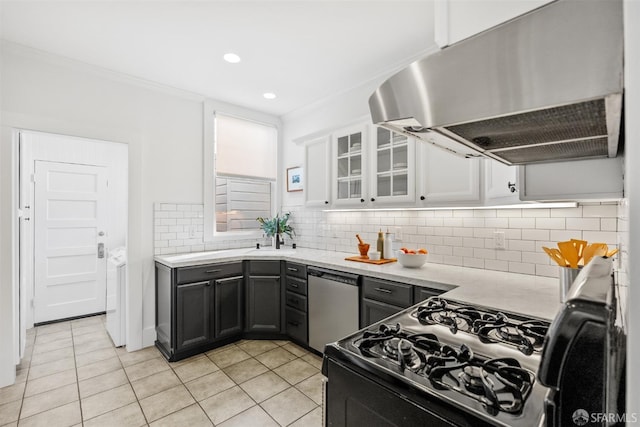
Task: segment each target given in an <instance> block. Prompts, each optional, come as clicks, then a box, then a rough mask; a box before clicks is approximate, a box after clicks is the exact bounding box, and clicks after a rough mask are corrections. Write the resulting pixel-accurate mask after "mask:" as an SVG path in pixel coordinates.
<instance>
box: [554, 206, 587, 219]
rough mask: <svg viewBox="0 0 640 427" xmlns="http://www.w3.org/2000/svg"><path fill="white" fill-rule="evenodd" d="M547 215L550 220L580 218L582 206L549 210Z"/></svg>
mask: <svg viewBox="0 0 640 427" xmlns="http://www.w3.org/2000/svg"><path fill="white" fill-rule="evenodd" d="M549 213H550V216H551V218H582V206H578V207H575V208H558V209H551V210H550V211H549Z"/></svg>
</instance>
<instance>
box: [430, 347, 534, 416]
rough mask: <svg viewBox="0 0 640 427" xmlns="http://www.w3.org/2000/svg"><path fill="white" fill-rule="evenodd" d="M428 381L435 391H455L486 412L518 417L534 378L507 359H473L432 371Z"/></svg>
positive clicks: (512, 360) (513, 360)
mask: <svg viewBox="0 0 640 427" xmlns="http://www.w3.org/2000/svg"><path fill="white" fill-rule="evenodd" d="M428 378H429V380H431V383H432V384H433V385H434V386H435V387H436V388H442V389H450V390H455V391H458V392H460V393H463V394H465V395H467V396H469V397H471V398H473V399H475V400H477V401H479V402H481V403H482V404H483V405H484V407H485V408H486V409H487V412H489V413H491V414H493V415H495V414H497V413H498V412H499V411H502V412H508V413H511V414H519V413H520V412H522V407H523V405H524V402H525V401H526V399H527V397H528V396H529V393H530V392H531V388H532V386H533V383H534V382H535V375H534V373H533V372H530V371H529V370H527V369H524V368H522V367H521V366H520V364H519V363H518V361H517V360H515V359H511V358H501V359H489V360H486V361H484V362H482V361H479V360H476V359H473V360H471V361H469V362H468V363H466V364H460V365H452V366H441V367H437V368H435V369H433V370H432V371H431V372H430V374H429V377H428Z"/></svg>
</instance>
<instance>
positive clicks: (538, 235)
mask: <svg viewBox="0 0 640 427" xmlns="http://www.w3.org/2000/svg"><path fill="white" fill-rule="evenodd" d="M522 240H549V230H535V229H534V230H522Z"/></svg>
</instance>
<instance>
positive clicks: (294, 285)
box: [289, 283, 298, 289]
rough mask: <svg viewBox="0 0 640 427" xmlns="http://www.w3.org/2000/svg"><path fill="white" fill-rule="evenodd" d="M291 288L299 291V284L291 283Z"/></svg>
mask: <svg viewBox="0 0 640 427" xmlns="http://www.w3.org/2000/svg"><path fill="white" fill-rule="evenodd" d="M289 286H291V287H292V288H296V289H298V284H297V283H289Z"/></svg>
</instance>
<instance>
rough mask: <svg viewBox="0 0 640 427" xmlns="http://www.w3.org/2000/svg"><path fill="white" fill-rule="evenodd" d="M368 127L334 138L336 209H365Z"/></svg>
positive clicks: (334, 193) (340, 134)
mask: <svg viewBox="0 0 640 427" xmlns="http://www.w3.org/2000/svg"><path fill="white" fill-rule="evenodd" d="M367 137H368V135H367V126H366V125H364V124H363V125H359V126H353V127H349V128H345V129H341V130H338V131H336V132H334V134H333V136H332V144H331V145H332V158H333V162H332V166H333V167H332V174H331V176H332V180H331V181H332V184H331V188H332V194H333V204H334V205H335V206H339V207H343V206H364V205H365V202H366V200H367V196H368V193H367V187H366V183H367V182H366V176H367V173H368V172H369V170H368V168H367V157H366V156H367V150H366V148H367V145H368V144H367Z"/></svg>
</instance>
